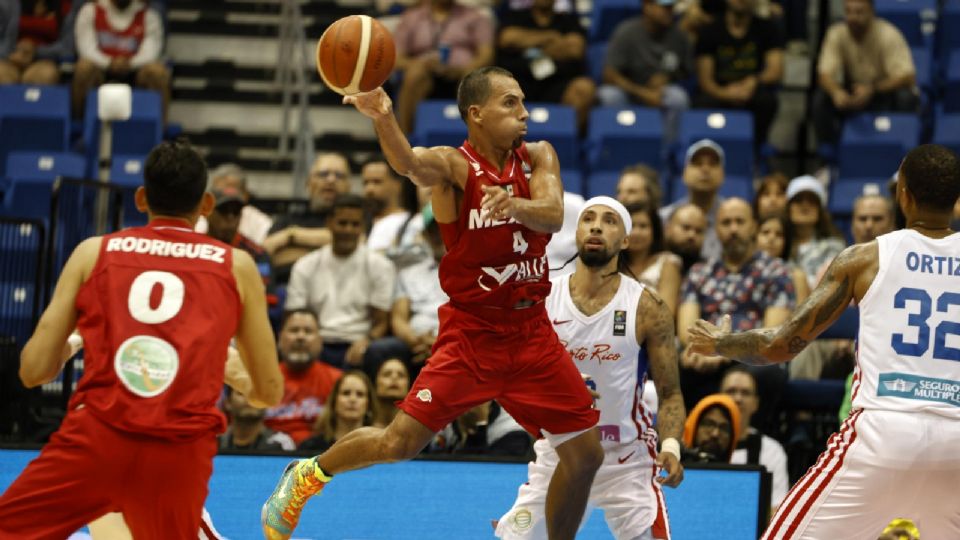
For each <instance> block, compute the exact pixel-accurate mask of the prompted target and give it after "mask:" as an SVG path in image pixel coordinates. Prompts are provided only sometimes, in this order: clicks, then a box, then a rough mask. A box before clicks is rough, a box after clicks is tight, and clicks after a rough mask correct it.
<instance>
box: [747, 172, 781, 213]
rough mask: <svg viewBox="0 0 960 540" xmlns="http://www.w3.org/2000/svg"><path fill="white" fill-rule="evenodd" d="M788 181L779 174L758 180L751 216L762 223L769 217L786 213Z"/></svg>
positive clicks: (772, 174)
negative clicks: (758, 184)
mask: <svg viewBox="0 0 960 540" xmlns="http://www.w3.org/2000/svg"><path fill="white" fill-rule="evenodd" d="M789 183H790V182H789V179H788V178H787V177H786V175H784V174H783V173H780V172H775V173H771V174H768V175H767V176H764V177H763V178H761V179H760V186H759V187H758V188H757V192H756V194H755V195H754V197H753V214H754V215H755V216H757V219H759V220H761V221H763V220H765V219H767V218H768V217H770V216H782V215H786V213H787V184H789Z"/></svg>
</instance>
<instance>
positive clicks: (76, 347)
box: [67, 332, 83, 357]
mask: <svg viewBox="0 0 960 540" xmlns="http://www.w3.org/2000/svg"><path fill="white" fill-rule="evenodd" d="M67 345H69V346H70V356H71V357H73V355H75V354H77V353H78V352H80V349H82V348H83V338H82V337H80V334H78V333H76V332H74V333H72V334H70V337H68V338H67Z"/></svg>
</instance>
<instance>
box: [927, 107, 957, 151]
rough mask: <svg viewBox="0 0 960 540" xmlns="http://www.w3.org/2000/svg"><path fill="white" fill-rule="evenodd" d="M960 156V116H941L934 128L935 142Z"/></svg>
mask: <svg viewBox="0 0 960 540" xmlns="http://www.w3.org/2000/svg"><path fill="white" fill-rule="evenodd" d="M931 142H934V143H936V144H942V145H944V146H946V147H947V148H949V149H951V150H953V151H954V152H956V153H958V154H960V114H941V115H939V116H938V117H937V119H936V122H935V123H934V127H933V140H932V141H931Z"/></svg>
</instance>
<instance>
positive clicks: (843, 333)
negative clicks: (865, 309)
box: [817, 307, 860, 339]
mask: <svg viewBox="0 0 960 540" xmlns="http://www.w3.org/2000/svg"><path fill="white" fill-rule="evenodd" d="M859 332H860V310H859V309H858V308H855V307H848V308H847V309H845V310H843V313H841V314H840V317H839V318H838V319H837V320H836V321H834V322H833V324H831V325H830V326H829V327H827V329H826V330H824V331H823V333H822V334H820V336H819V337H818V338H817V339H857V334H858V333H859Z"/></svg>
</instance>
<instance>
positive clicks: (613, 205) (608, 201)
mask: <svg viewBox="0 0 960 540" xmlns="http://www.w3.org/2000/svg"><path fill="white" fill-rule="evenodd" d="M597 205H603V206H608V207H610V209H611V210H613V211H614V212H616V213H617V214H620V221H622V222H623V228H624V230H626V231H627V236H630V231H632V230H633V219H631V218H630V212H627V209H626V208H625V207H624V206H623V205H622V204H620V201H618V200H616V199H614V198H613V197H607V196H604V195H601V196H599V197H593V198H591V199H590V200H588V201H587V202H585V203H583V208H581V209H580V213H579V214H577V223H580V218H582V217H583V213H584V212H586V211H587V210H588V209H589V208H591V207H594V206H597Z"/></svg>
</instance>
